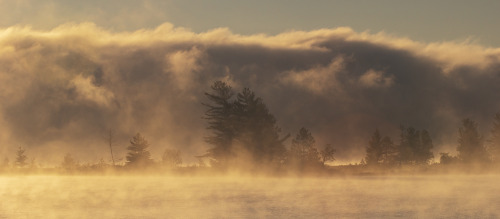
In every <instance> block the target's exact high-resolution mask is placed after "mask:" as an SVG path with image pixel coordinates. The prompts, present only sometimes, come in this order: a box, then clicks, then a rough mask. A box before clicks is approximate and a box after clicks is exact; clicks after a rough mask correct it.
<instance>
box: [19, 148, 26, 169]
mask: <svg viewBox="0 0 500 219" xmlns="http://www.w3.org/2000/svg"><path fill="white" fill-rule="evenodd" d="M24 152H25V150H24V149H23V148H22V147H19V149H18V150H17V153H16V155H17V157H16V166H17V167H19V168H23V167H25V166H26V165H27V164H28V163H26V160H27V159H28V157H27V156H26V155H25V154H24Z"/></svg>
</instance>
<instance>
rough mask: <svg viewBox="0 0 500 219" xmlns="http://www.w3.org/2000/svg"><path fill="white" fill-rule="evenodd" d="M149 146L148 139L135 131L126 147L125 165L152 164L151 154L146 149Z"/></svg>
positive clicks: (140, 165) (143, 165)
mask: <svg viewBox="0 0 500 219" xmlns="http://www.w3.org/2000/svg"><path fill="white" fill-rule="evenodd" d="M148 147H149V143H148V141H147V140H146V139H145V138H144V137H143V136H142V135H141V133H137V134H136V135H135V136H134V137H133V138H132V140H130V145H129V146H128V147H127V149H128V150H129V152H128V154H127V157H126V158H127V165H130V166H136V167H145V166H147V165H150V164H152V162H153V160H152V159H151V154H150V153H149V151H147V149H148Z"/></svg>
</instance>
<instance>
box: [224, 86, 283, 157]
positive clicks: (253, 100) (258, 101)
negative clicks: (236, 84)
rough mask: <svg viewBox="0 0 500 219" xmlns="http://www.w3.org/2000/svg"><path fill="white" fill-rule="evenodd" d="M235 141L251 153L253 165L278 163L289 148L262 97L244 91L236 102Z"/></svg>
mask: <svg viewBox="0 0 500 219" xmlns="http://www.w3.org/2000/svg"><path fill="white" fill-rule="evenodd" d="M234 114H235V119H236V124H235V131H236V137H235V138H236V140H237V141H238V142H240V143H241V144H242V145H243V146H244V147H245V149H246V150H247V151H249V152H250V154H251V156H252V158H253V162H257V163H263V164H268V163H271V162H279V161H280V160H281V159H282V157H283V155H284V153H285V151H286V149H285V146H284V145H283V141H284V140H285V139H286V138H288V136H286V137H285V138H282V139H280V137H279V133H280V132H281V130H280V128H279V127H278V126H277V125H276V119H275V117H274V116H273V115H272V114H271V113H270V112H269V110H268V108H267V106H266V105H265V104H264V102H263V100H262V98H259V97H256V96H255V93H254V92H252V91H251V90H250V89H248V88H244V89H243V91H242V92H241V93H238V95H237V100H236V101H235V102H234Z"/></svg>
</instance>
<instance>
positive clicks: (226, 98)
mask: <svg viewBox="0 0 500 219" xmlns="http://www.w3.org/2000/svg"><path fill="white" fill-rule="evenodd" d="M211 88H212V92H211V93H208V92H206V93H205V96H206V97H207V98H208V100H209V101H210V103H202V104H203V105H204V106H205V107H207V108H208V109H207V110H206V111H205V117H204V118H205V119H206V120H207V122H208V127H207V129H209V130H211V131H212V135H211V136H208V137H206V138H205V141H206V142H207V143H209V144H211V145H212V146H213V147H212V148H211V149H209V150H208V153H207V154H206V155H205V156H208V157H211V158H213V159H214V160H215V161H214V162H216V164H219V165H226V164H227V161H228V160H229V159H230V157H231V146H232V141H233V139H234V137H235V129H234V115H233V107H234V105H233V104H232V103H231V98H232V97H233V96H234V93H233V90H232V88H231V86H229V85H228V84H226V83H225V82H222V81H216V82H214V84H213V85H212V86H211Z"/></svg>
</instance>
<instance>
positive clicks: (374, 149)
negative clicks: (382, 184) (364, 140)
mask: <svg viewBox="0 0 500 219" xmlns="http://www.w3.org/2000/svg"><path fill="white" fill-rule="evenodd" d="M396 154H397V152H396V148H395V147H394V143H393V142H392V140H391V139H390V138H389V137H387V136H385V137H383V138H382V136H381V135H380V132H379V130H378V129H376V130H375V132H374V133H373V135H372V137H371V139H370V141H369V142H368V147H366V156H365V159H364V162H366V164H368V165H377V164H393V163H394V162H395V160H396Z"/></svg>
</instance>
